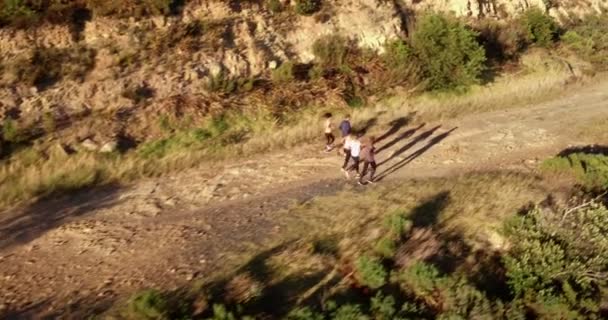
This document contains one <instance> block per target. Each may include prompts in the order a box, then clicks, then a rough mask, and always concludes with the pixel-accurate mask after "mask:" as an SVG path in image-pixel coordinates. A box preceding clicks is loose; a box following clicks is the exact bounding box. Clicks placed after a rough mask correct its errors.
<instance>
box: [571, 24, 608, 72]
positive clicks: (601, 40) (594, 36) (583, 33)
mask: <svg viewBox="0 0 608 320" xmlns="http://www.w3.org/2000/svg"><path fill="white" fill-rule="evenodd" d="M561 40H562V41H563V42H564V43H565V44H566V46H568V47H569V48H570V49H571V50H573V51H574V52H575V53H576V54H577V55H579V56H580V57H581V58H583V59H586V60H588V61H589V62H591V63H593V64H595V65H596V66H598V67H599V68H600V69H602V70H605V69H608V13H604V14H603V15H594V16H587V17H585V18H584V19H583V20H582V21H580V22H579V23H577V24H575V25H573V26H570V30H568V31H567V32H566V33H565V34H564V35H562V37H561Z"/></svg>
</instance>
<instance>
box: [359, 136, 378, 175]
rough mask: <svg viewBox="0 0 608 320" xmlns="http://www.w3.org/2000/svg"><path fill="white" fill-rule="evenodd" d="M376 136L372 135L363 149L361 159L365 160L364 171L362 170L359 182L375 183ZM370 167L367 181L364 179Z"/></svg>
mask: <svg viewBox="0 0 608 320" xmlns="http://www.w3.org/2000/svg"><path fill="white" fill-rule="evenodd" d="M374 140H375V138H374V137H370V138H369V140H368V141H366V142H365V145H364V146H363V149H362V150H361V160H363V171H362V172H361V177H359V184H361V185H362V184H364V183H374V174H375V173H376V167H377V165H376V155H375V153H376V147H375V146H374ZM368 169H369V179H368V180H367V182H364V181H363V178H365V175H367V172H368V171H367V170H368Z"/></svg>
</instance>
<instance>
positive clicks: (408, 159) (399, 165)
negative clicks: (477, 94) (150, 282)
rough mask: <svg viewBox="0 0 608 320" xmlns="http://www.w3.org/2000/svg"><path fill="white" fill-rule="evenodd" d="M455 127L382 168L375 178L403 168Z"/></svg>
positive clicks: (379, 178) (441, 139)
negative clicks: (384, 168)
mask: <svg viewBox="0 0 608 320" xmlns="http://www.w3.org/2000/svg"><path fill="white" fill-rule="evenodd" d="M456 129H458V127H454V128H452V129H451V130H450V131H447V132H444V133H442V134H440V135H438V136H436V137H435V138H433V139H431V141H429V143H427V144H426V145H425V146H424V147H422V148H420V149H418V150H416V151H415V152H414V153H412V154H411V155H409V156H407V157H406V158H405V159H403V160H401V161H399V162H397V163H395V164H394V165H392V166H391V167H389V168H388V169H386V170H384V171H383V172H382V173H381V174H379V175H378V178H377V180H378V181H380V180H382V179H384V178H385V177H386V176H388V175H389V174H391V173H393V172H395V171H397V170H399V169H401V168H403V167H404V166H406V165H407V164H408V163H410V162H412V161H414V160H416V158H418V157H420V156H421V155H423V154H424V153H425V152H427V151H428V150H429V149H431V148H432V147H434V146H435V145H437V144H438V143H440V142H441V141H443V140H444V139H445V138H447V137H448V136H449V135H450V134H451V133H452V132H454V130H456ZM386 161H388V160H385V161H383V162H382V163H385V162H386Z"/></svg>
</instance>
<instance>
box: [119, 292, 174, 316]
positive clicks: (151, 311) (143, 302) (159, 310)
mask: <svg viewBox="0 0 608 320" xmlns="http://www.w3.org/2000/svg"><path fill="white" fill-rule="evenodd" d="M128 312H129V315H130V316H131V317H133V318H135V319H142V320H147V319H150V320H161V319H169V316H168V304H167V301H166V300H165V298H164V297H163V296H162V294H161V293H160V292H158V291H156V290H146V291H143V292H140V293H138V294H136V295H135V296H134V297H132V298H131V299H130V300H129V305H128Z"/></svg>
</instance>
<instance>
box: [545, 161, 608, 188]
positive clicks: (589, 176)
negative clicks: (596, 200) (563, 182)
mask: <svg viewBox="0 0 608 320" xmlns="http://www.w3.org/2000/svg"><path fill="white" fill-rule="evenodd" d="M541 169H542V170H543V171H545V172H550V173H565V174H571V175H573V176H574V177H576V179H577V180H578V181H579V182H580V183H581V184H582V185H583V186H585V187H587V188H589V189H606V188H608V156H605V155H601V154H587V153H573V154H570V155H567V156H563V157H555V158H551V159H548V160H545V161H544V162H543V163H542V164H541Z"/></svg>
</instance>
